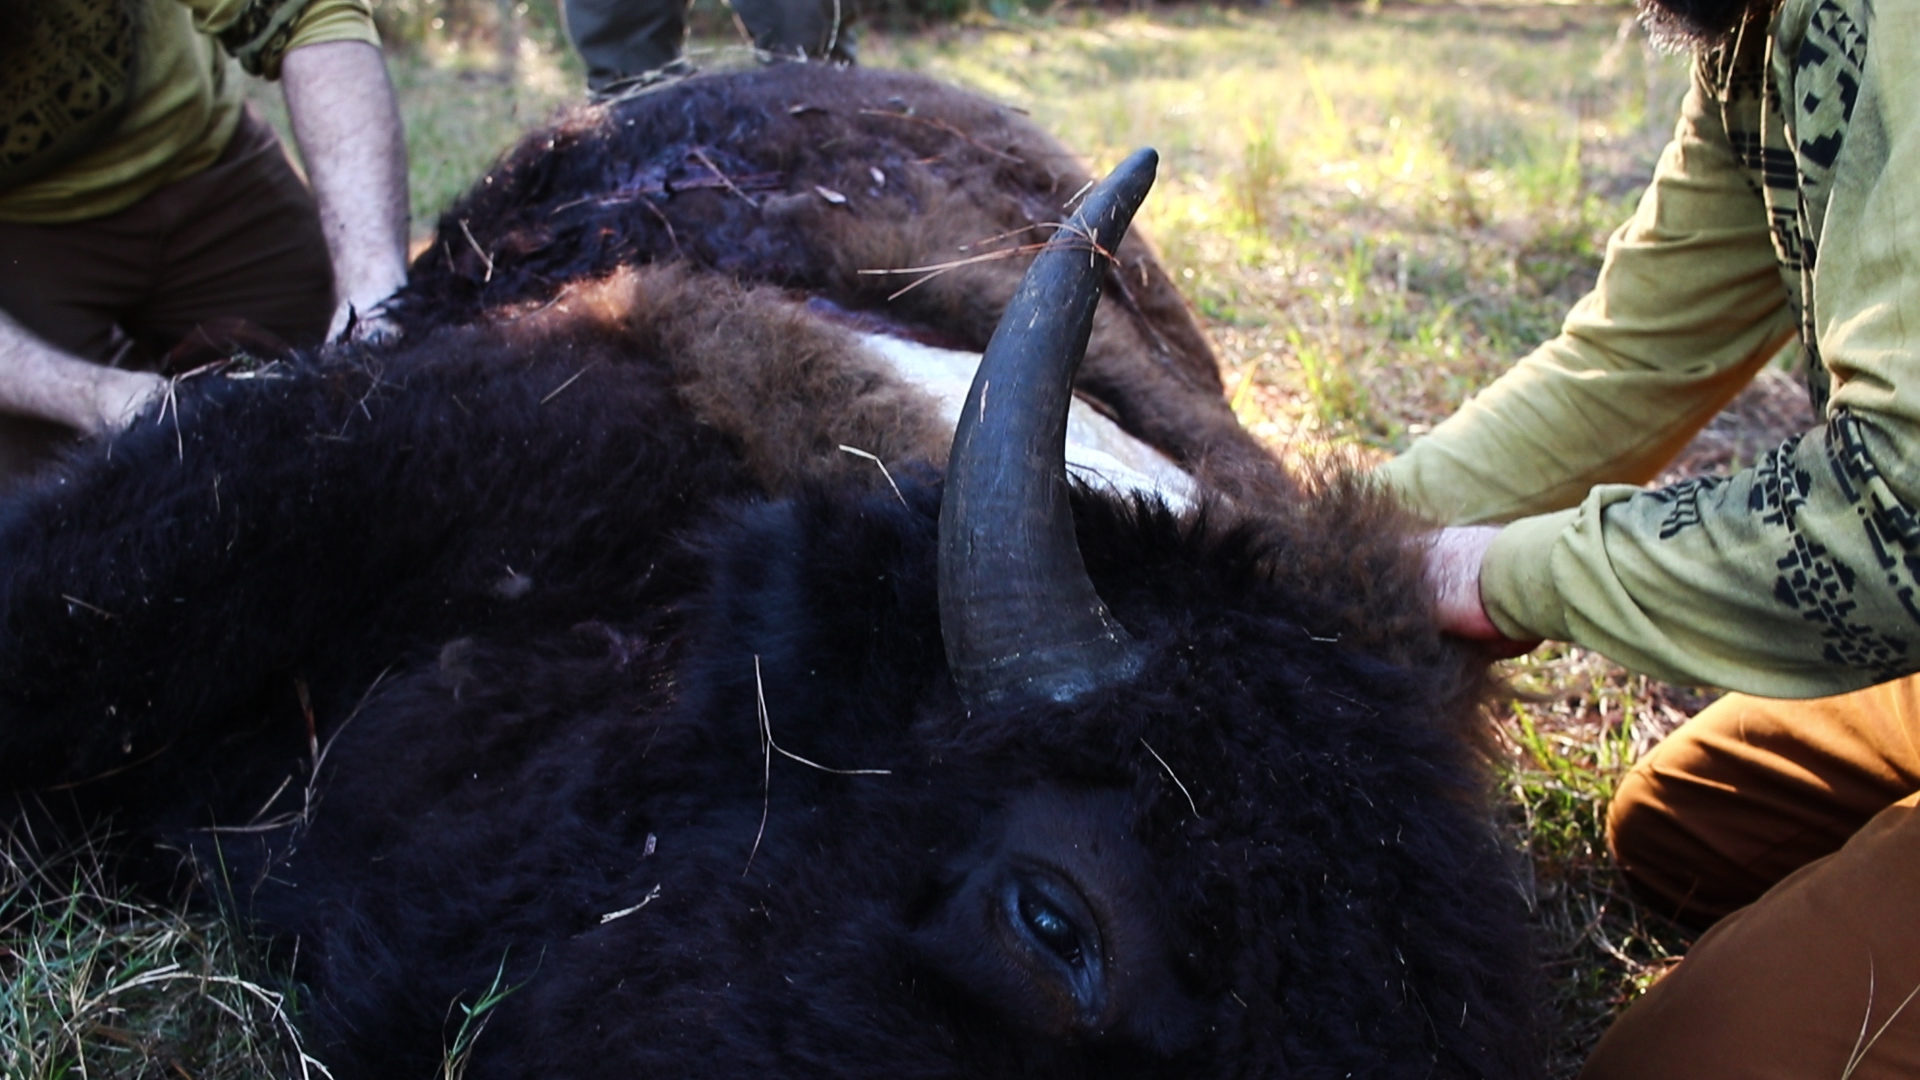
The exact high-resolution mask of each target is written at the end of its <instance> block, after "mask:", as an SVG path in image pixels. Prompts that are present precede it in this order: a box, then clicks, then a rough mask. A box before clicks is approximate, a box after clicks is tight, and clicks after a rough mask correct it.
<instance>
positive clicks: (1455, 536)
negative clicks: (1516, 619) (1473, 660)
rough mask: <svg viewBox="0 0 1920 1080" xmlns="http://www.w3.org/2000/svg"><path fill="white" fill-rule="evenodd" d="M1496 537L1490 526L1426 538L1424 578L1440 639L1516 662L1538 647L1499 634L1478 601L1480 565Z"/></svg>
mask: <svg viewBox="0 0 1920 1080" xmlns="http://www.w3.org/2000/svg"><path fill="white" fill-rule="evenodd" d="M1498 535H1500V530H1499V528H1498V527H1496V526H1492V525H1464V526H1455V527H1452V528H1446V529H1441V530H1439V531H1437V532H1433V533H1429V534H1427V536H1426V560H1425V561H1426V573H1425V577H1426V582H1427V588H1428V589H1429V590H1430V591H1431V592H1432V593H1433V608H1434V614H1435V616H1436V617H1437V618H1438V621H1439V624H1440V631H1441V632H1442V633H1445V634H1451V635H1453V636H1455V637H1459V638H1465V639H1466V640H1468V641H1472V642H1477V643H1479V644H1481V645H1483V646H1485V647H1486V649H1487V651H1489V652H1490V653H1491V654H1492V655H1494V656H1496V657H1509V656H1519V655H1520V654H1522V653H1526V652H1531V651H1532V650H1533V648H1534V646H1536V645H1538V644H1540V642H1539V641H1537V640H1534V641H1515V640H1514V639H1512V638H1510V637H1508V636H1507V635H1505V634H1503V633H1501V632H1500V628H1499V627H1498V626H1495V625H1494V623H1493V620H1492V619H1490V618H1488V617H1487V607H1486V604H1485V603H1484V602H1483V601H1482V600H1481V599H1480V564H1481V562H1482V561H1483V560H1485V558H1486V556H1487V549H1488V548H1489V547H1491V546H1493V538H1494V537H1496V536H1498Z"/></svg>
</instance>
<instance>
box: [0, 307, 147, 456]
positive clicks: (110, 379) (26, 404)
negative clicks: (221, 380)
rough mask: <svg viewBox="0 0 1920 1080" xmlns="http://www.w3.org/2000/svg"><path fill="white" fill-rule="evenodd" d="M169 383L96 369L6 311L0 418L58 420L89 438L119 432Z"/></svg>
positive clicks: (0, 331)
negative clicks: (4, 414) (8, 415)
mask: <svg viewBox="0 0 1920 1080" xmlns="http://www.w3.org/2000/svg"><path fill="white" fill-rule="evenodd" d="M166 384H167V381H166V380H165V379H163V378H161V377H160V376H158V375H154V374H152V373H150V372H145V371H122V370H120V369H118V368H110V367H103V366H101V365H99V364H90V363H88V362H86V361H85V360H82V359H80V358H79V357H77V356H73V355H71V354H69V353H66V352H62V351H61V350H59V349H56V348H54V347H53V346H52V345H49V344H47V343H46V342H45V341H42V340H41V339H40V338H38V337H36V336H35V335H34V334H33V333H32V332H31V331H29V330H28V329H27V328H26V327H24V326H21V325H20V324H19V323H17V322H15V321H14V320H13V318H12V317H11V316H9V315H8V314H7V313H6V312H4V311H0V412H7V413H15V414H19V415H24V416H33V417H38V418H40V419H42V420H53V421H56V422H58V423H62V424H66V425H67V426H69V427H72V428H75V429H77V430H79V431H81V432H83V433H85V434H88V435H97V434H103V433H107V432H113V431H118V430H120V429H121V428H123V427H125V426H127V424H128V422H130V421H131V420H132V419H133V418H134V415H135V414H137V413H138V412H139V411H140V409H141V407H142V406H144V405H146V404H147V403H148V402H149V401H151V400H153V399H154V398H155V397H157V396H158V395H159V394H160V392H161V390H162V389H164V388H165V387H166Z"/></svg>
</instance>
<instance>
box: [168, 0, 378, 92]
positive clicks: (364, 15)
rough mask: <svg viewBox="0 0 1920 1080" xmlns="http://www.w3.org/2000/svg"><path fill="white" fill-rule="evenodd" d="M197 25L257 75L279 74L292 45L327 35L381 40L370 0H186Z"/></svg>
mask: <svg viewBox="0 0 1920 1080" xmlns="http://www.w3.org/2000/svg"><path fill="white" fill-rule="evenodd" d="M183 2H185V3H186V5H187V6H188V7H189V8H191V9H192V10H193V21H194V25H195V26H196V27H197V28H198V29H199V30H200V31H201V32H202V33H206V34H211V35H213V36H214V37H215V38H216V39H218V40H219V42H220V44H221V46H222V47H223V48H225V49H226V51H227V52H228V53H230V54H232V55H233V57H234V59H236V60H238V61H240V66H241V67H244V68H246V69H247V71H248V72H250V73H251V74H254V75H259V76H262V77H265V78H269V79H273V78H278V77H279V75H280V60H281V58H282V57H284V56H285V55H286V54H287V50H289V49H297V48H300V47H301V46H303V45H318V44H321V43H323V42H328V41H365V42H368V43H370V44H374V45H378V44H379V43H380V35H379V33H378V32H377V31H376V30H375V29H374V26H373V9H372V8H371V7H370V6H369V0H183Z"/></svg>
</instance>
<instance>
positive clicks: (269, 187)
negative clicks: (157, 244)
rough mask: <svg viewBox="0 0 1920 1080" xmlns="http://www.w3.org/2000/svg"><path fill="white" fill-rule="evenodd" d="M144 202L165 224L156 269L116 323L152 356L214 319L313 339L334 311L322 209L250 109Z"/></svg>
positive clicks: (306, 342) (308, 342)
mask: <svg viewBox="0 0 1920 1080" xmlns="http://www.w3.org/2000/svg"><path fill="white" fill-rule="evenodd" d="M148 201H149V202H151V203H152V204H153V205H152V207H151V210H150V212H151V213H153V214H155V215H158V216H161V217H162V218H163V219H164V220H165V222H166V225H167V228H166V232H165V234H164V240H163V243H162V247H161V253H160V258H161V262H160V264H159V266H160V273H158V274H157V275H156V278H155V280H154V282H153V286H152V288H151V290H150V291H149V292H148V294H147V296H146V297H145V298H144V299H143V300H142V301H141V302H140V303H138V304H136V305H134V306H133V307H132V308H131V309H130V310H129V311H128V312H127V313H126V314H125V316H124V318H123V321H124V325H125V326H126V327H127V330H128V332H129V333H130V334H132V335H133V337H134V338H135V340H137V341H139V342H140V343H141V345H142V346H143V347H145V348H146V349H147V350H148V351H149V352H150V353H152V355H154V356H155V357H156V358H157V357H160V356H163V355H165V353H166V351H167V350H169V349H171V348H173V346H174V345H175V344H176V343H178V342H179V341H180V340H181V339H182V338H184V337H186V336H187V335H188V334H189V333H191V332H192V331H193V329H194V328H195V327H197V326H200V325H202V324H205V323H211V322H213V321H215V320H234V319H242V320H245V321H246V322H248V323H251V324H253V325H255V326H258V327H260V328H262V329H265V330H267V331H269V332H270V333H272V334H275V335H278V336H279V337H281V338H283V339H285V340H286V341H288V342H290V343H292V344H294V345H299V346H313V345H318V344H320V342H321V339H322V338H324V337H325V336H326V332H327V323H328V321H329V320H330V319H331V318H332V317H333V266H332V263H331V261H330V260H329V258H328V255H327V244H326V237H325V236H324V234H322V232H321V230H320V212H319V210H318V208H317V207H316V205H315V204H314V201H313V194H312V193H311V192H310V191H308V190H307V186H306V185H305V184H304V183H302V182H301V180H300V177H299V175H298V174H296V173H295V172H294V171H293V166H292V164H291V163H289V162H288V161H287V157H286V153H285V151H284V150H282V149H281V146H280V141H279V139H277V138H275V137H274V134H273V131H272V129H271V128H268V127H267V126H266V124H265V123H263V122H262V121H261V120H260V119H259V118H258V117H256V116H254V115H253V114H252V113H251V111H249V112H248V113H247V114H245V115H244V116H243V117H242V118H241V121H240V126H239V127H238V128H237V129H236V130H235V131H234V134H233V140H232V141H231V142H230V143H228V144H227V149H226V151H225V152H224V153H222V154H221V156H220V159H219V160H218V161H216V162H215V163H214V164H213V165H212V166H211V167H209V168H208V169H206V170H205V171H203V172H201V173H198V174H196V175H194V176H190V177H188V178H187V179H185V180H182V181H180V182H179V183H176V184H172V185H169V186H168V187H166V188H164V189H162V190H161V191H158V192H156V193H154V195H153V196H152V197H151V198H150V199H149V200H148Z"/></svg>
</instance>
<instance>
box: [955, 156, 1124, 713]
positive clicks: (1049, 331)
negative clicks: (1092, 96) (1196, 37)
mask: <svg viewBox="0 0 1920 1080" xmlns="http://www.w3.org/2000/svg"><path fill="white" fill-rule="evenodd" d="M1158 161H1159V156H1158V155H1157V154H1155V153H1154V152H1153V151H1152V150H1140V151H1137V152H1136V153H1134V155H1133V156H1132V157H1129V158H1128V159H1127V160H1126V161H1124V162H1122V163H1121V164H1120V167H1119V168H1117V169H1115V170H1114V171H1113V172H1112V174H1110V175H1109V176H1108V177H1107V178H1106V179H1105V180H1103V181H1101V182H1100V183H1099V184H1098V185H1096V186H1095V187H1094V188H1093V190H1092V191H1091V192H1090V193H1088V195H1087V197H1086V199H1085V200H1084V201H1082V202H1081V204H1080V208H1079V210H1077V211H1076V212H1075V213H1074V215H1073V217H1072V219H1071V220H1069V221H1068V222H1067V224H1066V225H1065V226H1064V227H1062V228H1061V229H1060V231H1058V232H1057V233H1055V234H1054V236H1053V238H1052V239H1051V240H1049V241H1048V242H1047V246H1046V248H1045V249H1044V250H1043V251H1041V253H1040V254H1039V256H1038V257H1036V258H1035V259H1034V261H1033V266H1032V267H1031V268H1030V269H1029V270H1028V271H1027V275H1026V278H1025V280H1023V281H1022V282H1021V283H1020V288H1019V290H1018V291H1017V292H1015V293H1014V296H1013V299H1012V300H1011V301H1010V302H1009V303H1008V305H1007V310H1006V313H1005V314H1004V315H1003V316H1002V317H1001V319H1000V325H999V327H998V328H996V329H995V330H994V333H993V340H992V341H991V342H989V343H988V345H987V352H986V356H985V357H983V358H982V360H981V362H980V369H979V372H978V373H977V374H976V375H975V376H974V380H973V388H972V390H971V391H970V392H969V393H968V394H967V403H966V406H965V407H964V408H963V409H962V410H961V412H960V423H959V425H958V427H957V428H956V429H955V430H954V436H953V453H952V456H951V457H949V458H948V461H947V484H946V490H945V493H944V494H943V495H942V498H941V503H940V631H941V635H942V637H943V638H944V640H945V644H946V650H947V664H948V667H949V668H951V670H952V672H953V678H954V683H955V684H956V685H957V686H958V688H959V691H960V696H961V699H962V700H963V701H965V702H966V703H967V704H968V705H984V704H991V703H993V702H996V701H999V700H1003V699H1006V698H1009V697H1012V696H1015V695H1021V694H1025V695H1033V696H1037V697H1039V698H1042V699H1047V700H1053V701H1061V702H1067V701H1073V700H1075V699H1077V698H1080V697H1082V696H1084V695H1086V694H1088V693H1090V692H1092V691H1094V690H1097V689H1099V688H1101V687H1104V686H1108V685H1111V684H1113V683H1116V682H1119V681H1120V680H1123V679H1126V678H1128V677H1130V676H1131V675H1133V673H1134V672H1136V671H1137V670H1138V669H1139V667H1140V662H1141V661H1140V650H1139V647H1138V646H1137V645H1136V644H1135V643H1134V642H1133V640H1132V639H1131V638H1130V637H1128V635H1127V632H1126V630H1125V629H1124V628H1122V627H1121V625H1120V624H1119V622H1118V621H1116V620H1115V619H1114V618H1113V616H1112V615H1111V614H1110V613H1109V612H1108V611H1107V606H1106V605H1105V604H1104V603H1102V602H1101V600H1100V597H1099V595H1098V594H1097V593H1095V592H1094V588H1093V582H1092V580H1091V579H1090V578H1088V576H1087V569H1086V564H1085V563H1084V562H1083V561H1082V559H1081V557H1080V547H1079V543H1078V541H1077V540H1076V539H1075V537H1074V529H1073V510H1072V507H1071V506H1070V505H1069V502H1068V487H1067V468H1066V430H1067V406H1068V405H1069V404H1070V403H1071V401H1072V397H1073V375H1074V371H1075V369H1077V368H1078V367H1079V366H1080V360H1081V357H1083V356H1084V355H1085V354H1086V351H1087V339H1088V338H1089V337H1090V336H1091V335H1092V333H1093V312H1094V308H1095V306H1096V305H1098V304H1099V302H1100V283H1101V280H1102V278H1103V277H1104V275H1105V269H1106V265H1105V264H1106V263H1107V262H1108V261H1109V260H1110V259H1111V258H1112V255H1111V252H1112V251H1113V250H1114V249H1115V248H1116V247H1118V246H1119V244H1120V238H1121V237H1122V236H1125V235H1126V231H1127V225H1128V223H1129V222H1131V221H1132V220H1133V214H1134V211H1135V210H1137V209H1139V206H1140V203H1141V200H1143V199H1145V198H1146V194H1147V189H1148V188H1150V187H1152V186H1153V174H1154V167H1155V165H1156V164H1157V163H1158Z"/></svg>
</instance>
